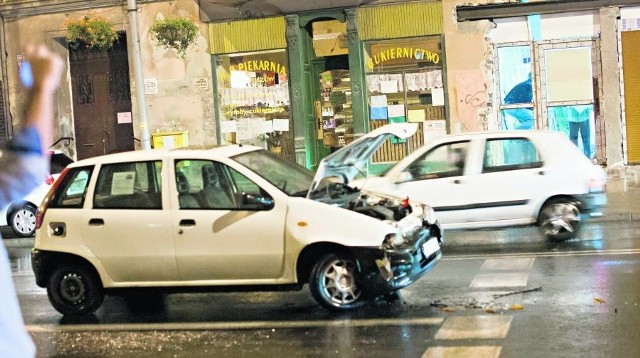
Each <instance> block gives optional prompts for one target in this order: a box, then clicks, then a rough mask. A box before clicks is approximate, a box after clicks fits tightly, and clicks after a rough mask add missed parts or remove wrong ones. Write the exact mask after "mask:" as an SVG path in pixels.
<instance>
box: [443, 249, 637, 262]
mask: <svg viewBox="0 0 640 358" xmlns="http://www.w3.org/2000/svg"><path fill="white" fill-rule="evenodd" d="M638 254H640V249H620V250H588V251H558V252H524V253H519V254H484V255H483V254H478V255H448V256H447V255H446V252H445V253H444V255H443V256H442V260H443V261H458V260H478V259H489V258H496V257H501V258H527V257H557V256H558V257H564V256H600V255H638Z"/></svg>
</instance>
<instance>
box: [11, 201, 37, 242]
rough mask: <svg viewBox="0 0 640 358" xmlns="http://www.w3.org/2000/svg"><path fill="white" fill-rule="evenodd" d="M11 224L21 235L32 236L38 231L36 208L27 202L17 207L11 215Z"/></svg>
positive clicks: (14, 230) (15, 231) (16, 232)
mask: <svg viewBox="0 0 640 358" xmlns="http://www.w3.org/2000/svg"><path fill="white" fill-rule="evenodd" d="M9 225H11V229H13V232H14V233H15V234H16V235H18V236H20V237H30V236H33V234H34V233H35V231H36V208H34V207H33V206H31V205H29V204H25V205H23V206H21V207H19V208H16V209H15V210H13V211H12V212H11V214H10V215H9Z"/></svg>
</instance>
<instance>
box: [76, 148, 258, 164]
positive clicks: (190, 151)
mask: <svg viewBox="0 0 640 358" xmlns="http://www.w3.org/2000/svg"><path fill="white" fill-rule="evenodd" d="M260 149H263V148H260V147H255V146H251V145H237V144H234V145H225V146H219V147H208V148H195V147H187V148H177V149H149V150H135V151H130V152H121V153H114V154H106V155H101V156H98V157H92V158H87V159H83V160H79V161H77V162H75V163H74V164H71V165H69V167H82V166H86V165H96V164H101V163H120V162H130V161H148V160H158V159H163V158H180V157H185V156H188V157H204V158H229V157H232V156H235V155H238V154H242V153H247V152H252V151H255V150H260Z"/></svg>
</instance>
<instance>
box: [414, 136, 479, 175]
mask: <svg viewBox="0 0 640 358" xmlns="http://www.w3.org/2000/svg"><path fill="white" fill-rule="evenodd" d="M468 147H469V142H457V143H449V144H445V145H441V146H438V147H436V148H434V149H432V150H430V151H429V152H427V153H425V154H424V155H423V156H421V157H420V158H418V159H417V160H416V161H415V162H413V163H411V165H410V166H409V167H407V169H406V171H407V172H409V173H410V174H411V177H412V178H413V179H434V178H445V177H450V176H460V175H462V173H463V170H464V165H465V161H466V158H467V149H468Z"/></svg>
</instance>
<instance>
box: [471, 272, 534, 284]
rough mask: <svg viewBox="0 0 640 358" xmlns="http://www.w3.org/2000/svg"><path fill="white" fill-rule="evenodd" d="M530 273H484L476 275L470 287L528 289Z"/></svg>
mask: <svg viewBox="0 0 640 358" xmlns="http://www.w3.org/2000/svg"><path fill="white" fill-rule="evenodd" d="M528 278H529V272H528V271H527V272H482V273H479V274H477V275H476V277H474V278H473V281H471V285H469V287H474V288H490V287H526V286H527V279H528Z"/></svg>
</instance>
